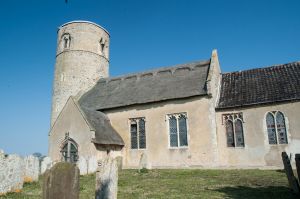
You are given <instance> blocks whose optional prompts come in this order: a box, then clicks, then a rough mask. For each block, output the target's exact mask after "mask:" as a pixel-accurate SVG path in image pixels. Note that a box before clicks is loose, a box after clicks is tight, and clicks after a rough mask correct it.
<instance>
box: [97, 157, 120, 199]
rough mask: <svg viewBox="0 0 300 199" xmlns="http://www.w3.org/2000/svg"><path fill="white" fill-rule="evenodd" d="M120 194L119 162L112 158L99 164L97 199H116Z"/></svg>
mask: <svg viewBox="0 0 300 199" xmlns="http://www.w3.org/2000/svg"><path fill="white" fill-rule="evenodd" d="M117 194H118V167H117V160H116V159H113V158H111V157H108V158H106V159H105V160H104V161H102V162H99V163H98V170H97V172H96V193H95V198H96V199H116V198H117Z"/></svg>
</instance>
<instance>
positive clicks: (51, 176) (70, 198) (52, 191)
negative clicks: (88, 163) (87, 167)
mask: <svg viewBox="0 0 300 199" xmlns="http://www.w3.org/2000/svg"><path fill="white" fill-rule="evenodd" d="M43 199H79V169H78V167H77V166H76V165H74V164H71V163H67V162H60V163H57V164H55V165H54V166H53V167H52V168H51V169H50V170H47V171H46V172H45V175H44V184H43Z"/></svg>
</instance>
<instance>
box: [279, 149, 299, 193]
mask: <svg viewBox="0 0 300 199" xmlns="http://www.w3.org/2000/svg"><path fill="white" fill-rule="evenodd" d="M281 157H282V161H283V165H284V170H285V173H286V176H287V178H288V181H289V185H290V188H291V189H292V190H293V191H294V192H295V193H299V184H298V181H297V179H296V178H295V176H294V173H293V169H292V166H291V162H290V159H289V157H288V155H287V154H286V152H282V154H281Z"/></svg>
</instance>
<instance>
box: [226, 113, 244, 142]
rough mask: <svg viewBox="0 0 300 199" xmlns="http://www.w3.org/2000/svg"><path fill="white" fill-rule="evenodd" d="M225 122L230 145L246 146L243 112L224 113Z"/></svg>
mask: <svg viewBox="0 0 300 199" xmlns="http://www.w3.org/2000/svg"><path fill="white" fill-rule="evenodd" d="M222 122H223V124H224V123H225V130H226V139H227V146H228V147H244V146H245V142H244V128H243V114H242V113H229V114H223V120H222Z"/></svg>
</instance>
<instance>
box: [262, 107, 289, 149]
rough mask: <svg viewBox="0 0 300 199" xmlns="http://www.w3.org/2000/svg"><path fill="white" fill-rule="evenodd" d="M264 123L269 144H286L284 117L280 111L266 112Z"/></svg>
mask: <svg viewBox="0 0 300 199" xmlns="http://www.w3.org/2000/svg"><path fill="white" fill-rule="evenodd" d="M266 124H267V132H268V139H269V144H288V140H287V131H286V124H285V118H284V115H283V113H282V112H280V111H271V112H268V113H267V115H266Z"/></svg>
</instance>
